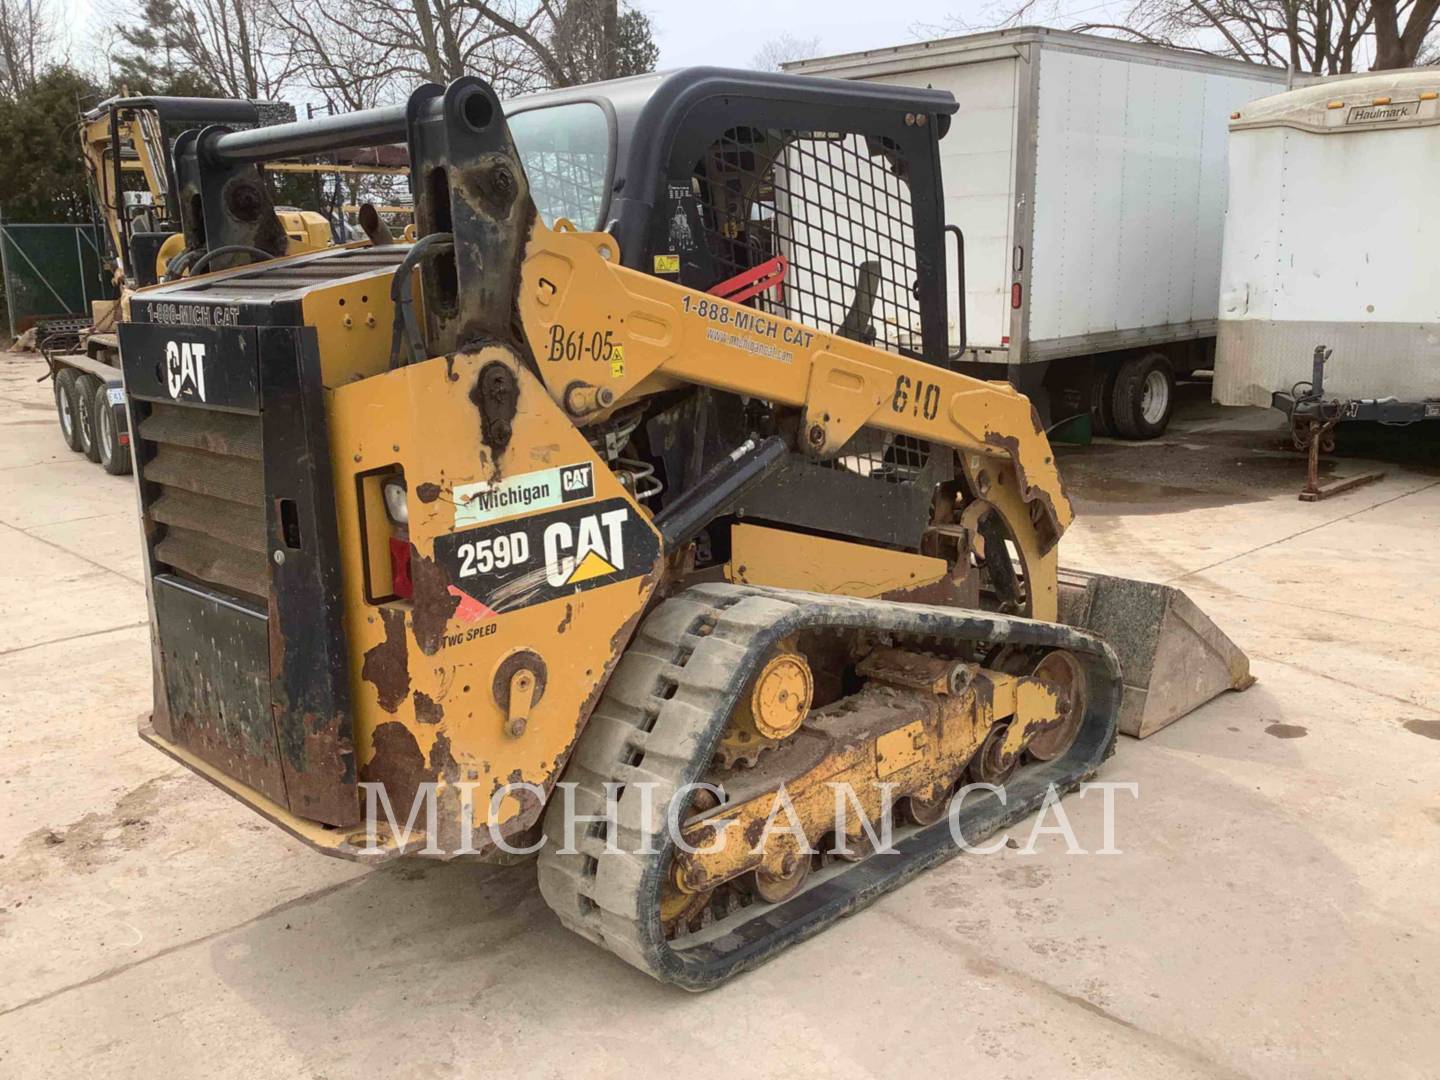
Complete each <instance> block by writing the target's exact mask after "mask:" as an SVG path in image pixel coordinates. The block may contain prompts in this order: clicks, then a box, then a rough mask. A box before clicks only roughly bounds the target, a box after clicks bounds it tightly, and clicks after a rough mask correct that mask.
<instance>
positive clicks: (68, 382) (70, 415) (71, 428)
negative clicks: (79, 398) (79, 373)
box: [55, 367, 80, 451]
mask: <svg viewBox="0 0 1440 1080" xmlns="http://www.w3.org/2000/svg"><path fill="white" fill-rule="evenodd" d="M55 413H56V415H57V416H59V418H60V435H61V437H62V438H64V440H65V445H66V446H68V447H70V449H71V450H76V451H78V450H79V449H80V424H79V423H78V422H77V420H76V409H75V369H74V368H68V367H62V368H61V369H60V370H59V371H57V372H55Z"/></svg>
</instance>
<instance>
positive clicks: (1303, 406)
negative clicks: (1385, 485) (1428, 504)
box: [1289, 345, 1385, 502]
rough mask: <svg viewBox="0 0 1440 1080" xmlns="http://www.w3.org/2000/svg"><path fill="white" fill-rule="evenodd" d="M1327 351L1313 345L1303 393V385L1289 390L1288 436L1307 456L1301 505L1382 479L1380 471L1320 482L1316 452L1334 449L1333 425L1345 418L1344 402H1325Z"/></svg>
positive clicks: (1300, 384)
mask: <svg viewBox="0 0 1440 1080" xmlns="http://www.w3.org/2000/svg"><path fill="white" fill-rule="evenodd" d="M1331 351H1332V350H1330V349H1329V348H1327V347H1326V346H1324V345H1317V346H1316V347H1315V356H1314V360H1313V363H1312V368H1313V373H1312V377H1311V382H1310V384H1309V386H1308V387H1307V391H1306V392H1305V393H1303V394H1302V393H1300V389H1299V388H1300V387H1301V386H1305V385H1306V384H1304V383H1297V384H1296V386H1295V389H1294V390H1292V391H1291V402H1292V407H1291V409H1290V410H1289V411H1290V437H1291V438H1292V439H1293V440H1294V441H1295V448H1296V449H1297V450H1304V451H1305V453H1306V457H1307V462H1306V470H1305V489H1304V490H1303V491H1301V492H1300V501H1301V502H1319V501H1320V500H1321V499H1328V498H1330V496H1332V495H1339V494H1340V493H1341V492H1343V491H1353V490H1354V489H1355V488H1357V487H1362V486H1363V485H1365V484H1373V483H1374V482H1375V481H1376V480H1380V479H1383V478H1384V476H1385V474H1384V473H1383V472H1368V473H1360V474H1359V475H1358V476H1344V477H1338V478H1336V479H1334V480H1331V481H1330V482H1329V483H1328V484H1322V483H1320V451H1321V450H1326V451H1331V450H1334V449H1335V425H1336V424H1338V423H1339V422H1340V418H1341V417H1342V416H1344V415H1345V405H1344V403H1342V402H1340V401H1338V400H1331V401H1326V400H1325V361H1327V360H1329V359H1330V356H1331Z"/></svg>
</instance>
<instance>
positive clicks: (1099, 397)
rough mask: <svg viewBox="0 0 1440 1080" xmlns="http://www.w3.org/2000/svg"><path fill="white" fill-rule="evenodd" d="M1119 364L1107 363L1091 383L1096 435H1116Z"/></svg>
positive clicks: (1092, 414) (1091, 410) (1091, 413)
mask: <svg viewBox="0 0 1440 1080" xmlns="http://www.w3.org/2000/svg"><path fill="white" fill-rule="evenodd" d="M1119 366H1120V365H1118V364H1106V365H1105V366H1104V368H1103V369H1102V370H1100V371H1097V372H1096V373H1095V377H1094V379H1093V381H1092V382H1091V383H1090V418H1091V420H1092V421H1093V422H1094V425H1095V434H1096V435H1115V434H1117V432H1116V431H1115V373H1116V371H1117V370H1118V369H1119Z"/></svg>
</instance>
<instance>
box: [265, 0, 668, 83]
mask: <svg viewBox="0 0 1440 1080" xmlns="http://www.w3.org/2000/svg"><path fill="white" fill-rule="evenodd" d="M270 2H271V3H273V4H274V5H275V7H276V10H277V12H278V14H277V18H278V19H279V21H280V22H281V23H282V24H283V25H285V26H286V27H287V28H288V29H289V31H290V33H291V34H292V35H293V37H294V40H295V41H296V43H297V49H298V53H299V56H300V59H301V63H300V67H301V70H302V71H303V72H304V75H305V78H306V79H307V81H309V82H310V83H311V85H313V86H316V87H317V89H322V90H324V91H325V92H332V93H333V92H336V91H335V90H332V89H331V88H337V89H338V86H339V84H341V83H345V82H355V81H357V80H358V81H359V82H361V83H364V84H365V85H366V86H374V85H389V84H391V83H393V82H395V81H396V80H398V81H399V82H401V83H410V82H413V81H415V80H416V79H428V80H430V81H433V82H441V83H443V82H448V81H450V80H451V79H454V78H458V77H459V76H461V75H466V74H473V75H482V76H484V77H485V78H487V79H489V80H490V82H491V83H492V84H493V85H494V87H495V89H496V91H497V92H499V93H500V95H501V96H502V97H509V96H514V95H516V94H521V93H525V92H527V91H531V90H537V89H543V88H546V87H556V86H573V85H576V84H578V83H583V82H591V81H594V80H596V79H605V78H613V77H616V76H621V75H630V74H635V73H637V72H639V71H648V70H650V69H651V68H653V67H654V64H655V61H656V59H658V50H657V49H656V47H655V44H654V41H653V40H652V38H651V34H650V23H649V20H648V19H647V18H646V16H645V15H644V14H643V13H641V12H639V11H635V10H632V9H629V8H626V7H624V6H622V5H621V4H620V3H619V0H352V2H351V3H349V4H347V5H346V6H345V7H343V8H341V7H338V6H337V5H334V4H333V3H329V4H327V3H326V2H325V0H270Z"/></svg>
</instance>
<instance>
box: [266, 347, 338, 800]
mask: <svg viewBox="0 0 1440 1080" xmlns="http://www.w3.org/2000/svg"><path fill="white" fill-rule="evenodd" d="M258 340H259V345H260V349H259V353H260V394H261V400H262V402H263V403H264V411H263V412H262V414H261V418H260V419H261V424H262V429H263V442H264V447H265V455H264V463H263V469H264V489H265V503H266V509H265V511H264V513H265V516H266V519H267V526H266V528H267V542H268V545H269V549H270V551H271V552H273V555H272V557H270V558H269V559H266V558H265V557H264V556H263V555H262V556H260V560H261V564H262V565H263V566H266V567H267V568H268V569H267V571H266V572H267V574H268V581H267V583H266V585H265V586H264V589H265V595H266V596H267V597H268V598H269V614H270V621H269V628H268V629H269V652H270V689H269V695H270V704H271V709H272V711H273V713H274V718H275V731H276V736H277V738H278V739H279V744H280V759H281V768H282V769H283V771H284V774H285V788H286V791H287V792H288V796H289V801H288V805H289V807H290V810H291V812H292V813H295V814H298V815H299V816H301V817H303V818H308V819H310V820H312V821H323V822H326V823H327V824H331V825H353V824H355V823H357V822H358V821H359V820H360V803H359V798H358V788H357V787H356V772H355V739H354V734H353V723H352V719H351V709H350V681H349V672H348V667H347V664H348V654H347V649H346V635H345V627H344V623H343V621H342V609H341V580H340V539H339V535H338V529H337V524H336V518H335V490H334V485H333V480H332V477H331V471H330V445H329V430H328V423H327V419H326V413H325V400H324V391H323V388H322V386H321V382H320V357H319V353H318V350H317V347H316V333H315V330H314V329H313V328H312V327H297V328H290V327H266V328H262V329H261V330H259V331H258Z"/></svg>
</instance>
